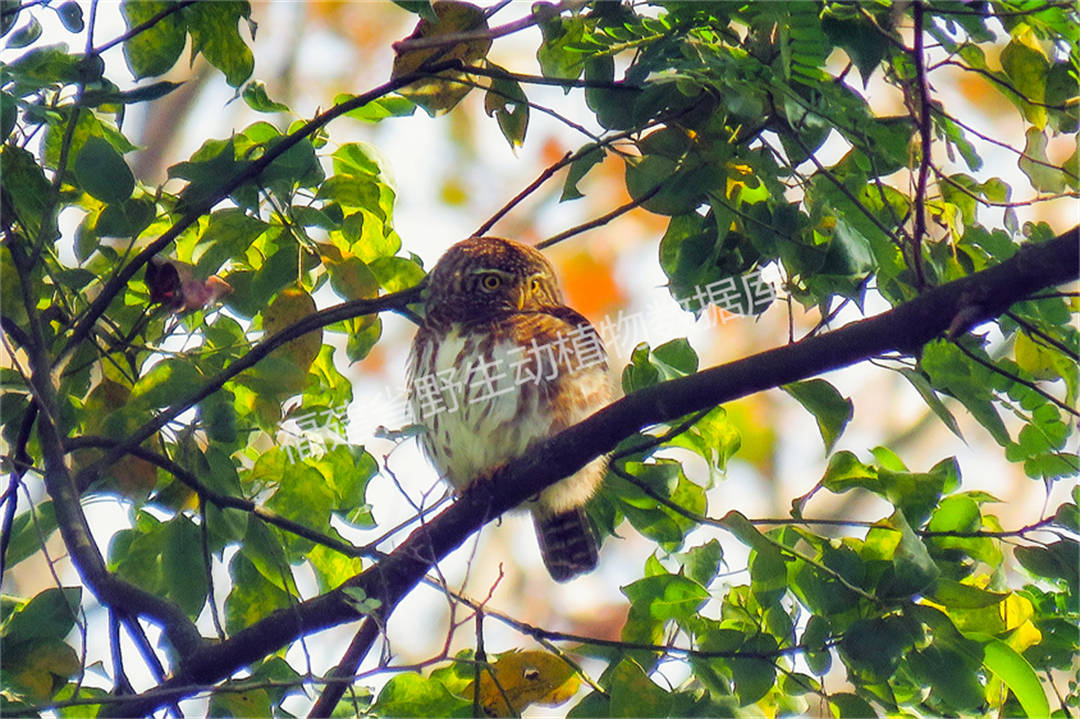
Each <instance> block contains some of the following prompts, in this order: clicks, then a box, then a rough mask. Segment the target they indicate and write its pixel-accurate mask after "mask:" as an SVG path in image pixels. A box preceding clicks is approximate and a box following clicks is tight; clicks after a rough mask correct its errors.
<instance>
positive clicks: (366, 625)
mask: <svg viewBox="0 0 1080 719" xmlns="http://www.w3.org/2000/svg"><path fill="white" fill-rule="evenodd" d="M378 635H379V623H378V622H377V621H375V617H374V616H370V617H365V618H364V622H363V624H361V625H360V631H358V632H357V633H356V635H355V636H353V638H352V642H351V643H350V644H349V648H348V649H347V650H346V651H345V655H344V656H343V657H342V658H341V661H340V662H339V663H338V665H337V666H336V667H334V668H333V669H331V670H330V673H329V674H327V680H328V683H327V685H326V688H325V689H323V693H322V694H321V695H320V696H319V699H318V701H316V702H315V705H314V706H312V707H311V711H310V712H308V719H316V718H317V717H329V716H330V715H331V713H332V712H333V711H334V707H336V706H337V703H338V702H339V701H340V700H341V696H342V695H343V694H344V693H345V690H346V689H347V688H348V687H349V686H351V681H345V680H346V679H350V678H351V677H352V676H353V675H354V674H356V670H357V669H358V668H359V667H360V662H362V661H364V657H365V656H367V653H368V651H369V650H370V649H371V645H372V644H373V643H374V642H375V637H377V636H378ZM335 680H338V681H335Z"/></svg>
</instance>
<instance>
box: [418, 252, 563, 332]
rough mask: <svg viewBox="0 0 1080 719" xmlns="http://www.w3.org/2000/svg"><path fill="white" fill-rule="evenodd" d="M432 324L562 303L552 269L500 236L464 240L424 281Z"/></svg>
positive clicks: (446, 255) (463, 320) (544, 259)
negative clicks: (427, 290)
mask: <svg viewBox="0 0 1080 719" xmlns="http://www.w3.org/2000/svg"><path fill="white" fill-rule="evenodd" d="M428 287H429V288H430V289H429V294H428V300H427V312H428V317H429V319H431V320H433V321H436V322H440V323H442V322H466V321H478V320H486V319H491V318H493V317H496V316H499V315H505V314H513V313H515V312H535V311H537V310H541V309H543V308H545V307H558V306H560V305H562V304H563V300H562V293H561V292H560V290H559V285H558V281H557V279H556V277H555V270H554V268H552V266H551V263H550V262H548V260H547V258H546V257H544V256H543V255H542V254H540V253H539V252H538V251H536V250H535V249H533V248H532V247H529V246H528V245H523V244H521V243H520V242H514V241H513V240H505V239H502V238H501V237H470V238H469V239H467V240H462V241H461V242H459V243H457V244H456V245H454V246H453V247H451V248H450V249H449V250H447V251H446V253H445V254H444V255H443V256H442V257H441V258H440V259H439V261H438V262H437V263H436V264H435V267H434V269H432V271H431V276H430V278H429V281H428Z"/></svg>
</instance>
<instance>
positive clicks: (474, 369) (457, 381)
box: [408, 237, 611, 582]
mask: <svg viewBox="0 0 1080 719" xmlns="http://www.w3.org/2000/svg"><path fill="white" fill-rule="evenodd" d="M428 293H429V294H428V297H427V301H426V313H425V318H424V321H423V323H422V325H421V326H420V329H419V331H418V332H417V333H416V337H415V339H414V340H413V343H412V351H411V353H410V359H409V382H408V386H409V393H408V396H409V405H410V407H411V409H412V413H413V416H414V418H415V420H416V421H417V423H418V424H421V425H423V426H424V427H425V428H426V431H425V432H423V433H422V434H421V435H420V444H421V447H422V448H423V450H424V453H425V454H426V455H427V457H428V458H429V459H430V461H431V463H432V464H433V465H434V466H435V468H436V469H437V470H438V471H439V473H440V475H441V476H442V477H443V478H444V479H445V480H446V481H448V482H449V483H450V484H451V485H452V486H453V487H454V489H455V490H457V491H463V490H465V489H466V488H467V487H469V485H471V484H472V483H473V482H476V481H478V480H485V479H487V478H489V477H491V476H492V474H493V473H494V472H495V471H496V470H497V469H498V468H500V467H501V466H503V465H504V464H506V463H507V462H508V461H510V460H511V459H513V458H515V457H517V456H519V455H521V454H524V453H525V452H526V451H527V450H528V449H529V448H530V447H531V446H532V445H533V444H535V443H537V442H539V441H541V440H543V439H545V438H547V437H550V436H552V435H554V434H557V433H558V432H560V431H562V430H563V429H566V428H567V427H569V426H571V425H573V424H576V423H577V422H579V421H581V420H583V419H585V417H587V416H589V415H590V414H592V413H593V412H595V411H597V410H598V409H600V408H601V407H603V406H604V405H605V404H607V403H608V402H609V401H610V399H611V387H610V384H609V381H608V375H607V355H606V353H605V351H604V348H603V345H602V344H601V342H600V337H599V335H598V334H597V332H596V330H595V329H593V327H592V325H590V324H589V322H588V320H586V319H585V318H584V317H582V316H581V315H580V314H578V313H577V312H575V311H574V310H572V309H570V308H569V307H567V306H566V305H565V304H564V303H563V296H562V291H561V290H560V289H559V284H558V280H557V279H556V277H555V272H554V269H553V268H552V266H551V263H550V262H548V260H547V259H546V258H545V257H544V256H543V255H542V254H540V253H539V252H538V251H536V250H535V249H533V248H531V247H529V246H527V245H523V244H521V243H519V242H514V241H512V240H505V239H501V238H498V237H471V238H469V239H467V240H464V241H462V242H459V243H457V244H456V245H454V246H453V247H451V248H450V249H449V250H447V251H446V253H445V254H444V255H443V256H442V258H441V259H440V260H439V261H438V263H436V265H435V267H434V268H433V269H432V271H431V274H430V275H429V280H428ZM605 469H606V458H604V457H600V458H597V459H595V460H593V461H592V462H590V463H589V464H587V465H586V466H584V467H583V468H581V469H580V470H578V471H577V472H576V473H574V474H573V475H571V476H569V477H566V478H564V479H562V480H560V481H559V482H557V483H556V484H553V485H551V486H550V487H548V488H547V489H545V490H544V491H542V492H541V493H540V494H539V495H537V496H536V497H533V498H532V499H530V500H529V501H527V502H526V503H525V505H523V506H524V507H525V508H527V509H528V511H530V512H531V513H532V516H533V523H534V525H535V527H536V536H537V539H538V540H539V543H540V554H541V555H542V557H543V560H544V564H545V566H546V567H547V569H548V572H549V573H550V574H551V576H552V577H553V578H554V579H555V580H556V581H560V582H563V581H567V580H569V579H572V578H573V577H575V576H577V575H579V574H582V573H583V572H588V571H590V570H592V569H594V568H595V567H596V562H597V550H598V543H597V539H596V535H595V534H594V532H593V529H592V525H591V524H590V523H589V519H588V517H587V516H586V514H585V511H584V505H585V503H586V502H587V501H588V500H589V498H590V497H591V496H592V495H593V494H594V493H595V492H596V490H597V488H598V487H599V485H600V483H601V481H602V480H603V477H604V472H605Z"/></svg>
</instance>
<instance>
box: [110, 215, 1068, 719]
mask: <svg viewBox="0 0 1080 719" xmlns="http://www.w3.org/2000/svg"><path fill="white" fill-rule="evenodd" d="M1078 267H1080V228H1073V229H1071V230H1069V231H1068V232H1066V233H1064V234H1062V235H1061V236H1059V237H1057V238H1055V239H1053V240H1051V241H1049V242H1045V243H1042V244H1038V245H1026V246H1024V247H1022V248H1021V249H1020V250H1019V251H1018V252H1017V253H1016V254H1015V255H1014V256H1013V257H1012V258H1010V259H1009V260H1007V261H1006V262H1003V263H1001V264H1000V265H997V266H995V267H992V268H990V269H987V270H983V271H982V272H978V273H975V274H973V275H970V276H968V277H965V278H962V279H960V280H956V281H954V282H950V283H948V284H945V285H941V286H939V287H935V288H932V289H930V290H928V291H926V292H925V293H924V294H922V295H920V296H919V297H917V298H915V299H914V300H911V301H910V302H907V303H904V304H902V305H900V306H898V307H896V308H894V309H892V310H890V311H888V312H884V313H882V314H880V315H877V316H875V317H871V318H867V319H864V320H861V321H858V322H854V323H852V324H849V325H847V326H845V327H843V328H841V329H838V330H835V331H833V332H829V333H827V334H824V335H819V336H816V337H812V338H809V339H806V340H804V341H801V342H797V343H794V344H787V345H784V346H781V347H778V348H775V349H772V350H768V351H766V352H761V353H759V354H756V355H753V356H750V357H745V358H743V359H740V360H737V361H735V362H731V363H728V364H726V365H722V366H719V367H713V368H710V369H707V370H703V371H701V372H698V373H697V374H693V375H690V376H687V377H682V378H679V379H675V380H671V381H668V382H662V383H660V384H657V385H654V386H652V387H648V388H646V389H643V390H640V391H638V392H635V393H633V394H631V395H629V396H627V397H624V398H622V399H621V400H619V401H617V402H614V403H613V404H611V405H609V406H608V407H606V408H604V409H603V410H601V411H599V412H597V413H596V414H594V415H592V416H591V417H589V418H588V419H586V420H585V421H583V422H581V423H580V424H577V425H575V426H573V427H570V428H569V429H567V430H565V431H563V432H560V433H559V434H558V435H556V436H554V437H552V438H550V439H548V440H546V441H544V442H543V443H541V444H539V445H537V446H535V447H534V448H532V449H531V450H530V451H529V452H528V453H527V454H525V455H523V456H521V457H519V458H517V459H516V460H514V461H512V462H510V463H508V464H507V465H506V466H504V467H503V468H502V469H501V470H500V471H498V472H497V473H496V474H495V475H494V476H493V477H492V478H491V479H490V480H488V481H484V482H481V483H479V484H476V485H473V487H472V488H471V489H469V490H468V491H466V492H465V493H464V494H462V495H461V496H460V497H459V498H458V500H457V501H456V502H455V503H454V504H453V505H452V506H451V507H449V508H448V509H447V510H446V511H444V512H443V513H441V514H440V515H439V516H438V517H436V518H435V519H434V520H432V521H431V522H429V523H427V524H425V525H424V526H422V527H420V528H418V529H416V530H415V531H414V532H413V533H412V534H411V535H410V536H409V538H408V539H407V540H406V541H405V542H404V543H403V544H402V545H400V546H399V547H398V548H397V549H396V550H395V551H394V552H393V553H392V554H391V555H389V556H387V557H386V558H385V559H383V560H382V561H380V562H379V563H378V564H376V565H375V566H373V567H371V568H369V569H367V570H365V571H364V572H362V573H360V574H358V575H356V576H354V577H352V578H351V579H349V580H347V581H346V582H345V583H344V584H342V585H341V586H340V587H338V588H337V589H335V590H333V591H331V592H328V593H326V594H322V595H320V596H317V597H314V598H312V599H309V600H307V601H304V602H301V603H300V604H298V605H296V606H294V607H290V608H288V609H283V610H279V611H277V612H274V613H273V614H271V615H269V616H268V617H266V618H264V619H262V620H260V621H259V622H256V623H255V624H253V625H251V626H249V627H247V628H246V629H244V630H242V631H240V632H238V633H237V634H235V635H233V636H232V637H231V638H229V639H228V640H226V641H224V642H221V643H217V644H204V645H201V646H200V647H199V648H198V649H197V650H196V651H195V652H193V653H191V654H190V655H189V656H187V658H186V659H187V660H186V661H185V662H184V663H183V671H182V672H180V673H178V674H177V675H176V676H174V677H173V678H172V679H170V680H168V681H166V682H165V683H163V684H162V685H160V686H159V687H157V688H155V689H153V690H151V691H150V692H147V693H146V695H142V696H137V697H134V698H132V699H131V700H129V701H128V702H126V703H123V704H120V705H117V711H116V714H117V715H124V716H143V715H145V714H149V713H151V712H152V711H154V709H155V708H157V707H159V706H161V705H162V703H163V702H164V701H165V700H164V699H163V698H162V697H163V696H175V694H172V693H171V691H170V690H178V689H180V688H181V687H184V686H190V685H198V684H207V683H212V682H216V681H219V680H221V679H223V678H225V677H228V676H230V675H231V674H233V673H234V672H236V671H238V670H240V669H242V668H243V667H245V666H247V665H248V664H250V663H252V662H254V661H257V660H259V659H261V658H262V657H264V656H266V655H267V654H269V653H271V652H274V651H277V650H278V649H279V648H281V647H282V646H285V645H287V644H288V643H290V642H292V641H294V640H296V639H297V638H299V637H301V636H303V635H305V634H308V633H310V632H315V631H319V630H323V629H326V628H328V627H332V626H335V625H338V624H342V623H344V622H348V621H355V620H356V619H358V618H359V615H358V614H357V612H356V610H355V609H354V608H353V606H351V604H350V602H349V601H348V597H347V595H346V593H345V590H346V589H349V588H359V589H362V590H363V591H364V592H365V593H366V594H367V596H369V597H375V598H378V599H380V600H381V602H382V604H381V605H380V607H379V608H378V610H376V611H375V612H373V613H372V614H371V615H369V616H370V618H371V619H373V620H375V621H377V622H381V621H385V619H386V617H387V616H388V615H389V614H390V612H391V611H392V610H393V608H394V607H395V606H396V605H397V604H398V602H399V601H400V600H401V599H402V598H403V597H404V596H405V595H406V594H408V593H409V592H410V591H412V589H413V587H415V586H416V584H418V583H419V582H420V581H422V580H423V578H424V576H425V574H426V573H427V571H428V570H429V569H430V568H431V567H432V566H433V565H434V564H435V563H436V562H437V561H439V560H440V559H441V558H442V557H445V556H446V555H447V554H449V553H450V552H451V551H453V550H454V549H455V548H457V547H458V546H460V545H461V544H462V543H463V542H464V541H465V540H466V539H467V538H468V537H469V536H470V535H471V534H473V533H474V532H475V531H476V530H477V529H479V528H480V527H481V526H482V525H483V524H484V523H486V522H487V521H489V520H491V519H494V518H495V517H498V516H499V515H501V514H502V513H504V512H506V511H507V510H509V509H511V508H513V507H515V506H517V505H518V504H520V503H521V502H522V501H524V500H526V499H527V498H529V497H531V496H533V495H535V494H537V493H539V492H540V491H541V490H543V489H544V488H545V487H547V486H549V485H551V484H554V483H555V482H556V481H558V480H560V479H561V478H563V477H567V476H569V475H571V474H573V473H574V472H576V471H577V470H578V469H580V468H581V467H583V466H585V464H586V463H588V462H589V461H591V460H592V459H593V458H595V457H597V456H598V455H601V454H604V453H606V452H610V451H611V450H612V449H614V447H615V446H616V445H617V444H618V443H619V441H620V440H622V439H623V438H625V437H628V436H631V435H633V434H634V433H635V432H637V431H638V430H640V429H641V428H643V427H646V426H650V425H654V424H657V423H661V422H670V421H672V420H674V419H677V418H679V417H683V416H685V415H687V414H689V413H691V412H695V411H699V410H702V409H705V408H707V407H713V406H716V405H719V404H723V403H725V402H729V401H732V400H735V399H738V398H740V397H745V396H747V395H750V394H754V393H755V392H760V391H763V390H766V389H771V388H774V387H778V386H780V385H783V384H787V383H790V382H794V381H797V380H802V379H806V378H808V377H813V376H816V375H819V374H822V373H825V372H829V371H832V370H836V369H840V368H842V367H846V366H848V365H851V364H854V363H856V362H860V361H863V360H865V359H867V358H869V357H874V356H877V355H880V354H883V353H886V352H901V353H906V354H914V353H917V352H918V351H919V349H920V348H921V347H922V346H923V345H924V344H926V343H927V342H930V341H931V340H933V339H935V338H937V337H939V336H942V335H943V334H944V333H945V332H946V331H947V330H949V329H950V326H951V325H952V324H953V323H954V321H955V318H956V317H957V316H958V315H960V314H961V313H962V315H963V316H964V317H965V318H967V319H968V322H970V323H971V324H973V325H974V324H978V323H981V322H986V321H989V320H992V319H994V318H995V317H998V316H999V315H1001V314H1002V313H1003V312H1005V311H1006V310H1007V309H1008V307H1009V306H1010V305H1012V304H1013V303H1015V302H1018V301H1020V300H1022V299H1024V298H1025V297H1027V296H1028V295H1031V294H1033V293H1035V292H1037V291H1039V290H1043V289H1046V288H1049V287H1053V286H1056V285H1058V284H1061V283H1064V282H1068V281H1070V280H1073V279H1075V278H1076V277H1077V274H1078V269H1077V268H1078Z"/></svg>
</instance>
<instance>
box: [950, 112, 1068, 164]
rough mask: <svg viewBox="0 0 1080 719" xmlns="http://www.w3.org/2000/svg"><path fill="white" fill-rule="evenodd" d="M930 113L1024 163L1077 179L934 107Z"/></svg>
mask: <svg viewBox="0 0 1080 719" xmlns="http://www.w3.org/2000/svg"><path fill="white" fill-rule="evenodd" d="M930 111H931V112H933V113H936V114H938V115H940V116H941V117H943V118H945V119H946V120H948V121H949V122H951V123H953V124H954V125H956V126H957V127H960V128H963V129H965V130H967V131H968V132H970V133H971V134H972V135H974V136H975V137H977V138H979V139H980V140H982V141H983V142H989V143H990V144H991V145H997V146H998V147H1000V148H1002V149H1004V150H1008V151H1009V152H1012V153H1015V154H1016V156H1017V157H1020V158H1023V159H1024V161H1026V162H1030V163H1031V164H1033V165H1042V166H1043V167H1046V168H1049V169H1051V170H1058V171H1059V172H1061V173H1062V174H1064V175H1066V176H1067V177H1071V178H1073V179H1077V176H1076V175H1075V174H1074V173H1072V172H1069V171H1068V170H1067V169H1065V168H1064V167H1062V166H1060V165H1055V164H1054V163H1052V162H1047V161H1046V160H1040V159H1039V158H1037V157H1032V156H1031V155H1029V154H1027V153H1026V152H1024V151H1023V150H1020V149H1017V148H1016V147H1014V146H1013V145H1010V144H1009V143H1007V142H1002V141H1001V140H996V139H994V138H993V137H990V136H989V135H986V134H984V133H981V132H979V131H978V130H976V129H975V128H973V127H972V126H971V125H968V124H965V123H964V122H962V121H960V120H957V119H956V118H955V117H953V116H952V115H950V114H948V113H947V112H945V111H944V110H942V109H940V108H938V107H934V106H932V105H931V107H930Z"/></svg>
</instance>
